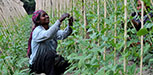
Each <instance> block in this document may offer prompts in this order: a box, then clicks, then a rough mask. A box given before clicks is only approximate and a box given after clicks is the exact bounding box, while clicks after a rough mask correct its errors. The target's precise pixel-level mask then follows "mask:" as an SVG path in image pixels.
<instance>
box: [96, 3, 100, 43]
mask: <svg viewBox="0 0 153 75" xmlns="http://www.w3.org/2000/svg"><path fill="white" fill-rule="evenodd" d="M97 15H98V24H97V25H98V32H100V26H99V18H100V15H99V0H97ZM99 45H100V39H99V38H98V46H99Z"/></svg>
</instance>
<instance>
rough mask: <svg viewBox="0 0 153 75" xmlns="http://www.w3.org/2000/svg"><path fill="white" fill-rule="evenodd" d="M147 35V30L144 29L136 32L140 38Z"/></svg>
mask: <svg viewBox="0 0 153 75" xmlns="http://www.w3.org/2000/svg"><path fill="white" fill-rule="evenodd" d="M147 33H148V30H147V29H146V28H143V29H140V30H139V31H138V32H137V35H138V36H141V35H145V34H147Z"/></svg>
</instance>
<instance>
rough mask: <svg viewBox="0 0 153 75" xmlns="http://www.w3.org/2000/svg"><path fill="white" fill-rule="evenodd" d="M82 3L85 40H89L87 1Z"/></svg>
mask: <svg viewBox="0 0 153 75" xmlns="http://www.w3.org/2000/svg"><path fill="white" fill-rule="evenodd" d="M82 2H83V16H84V32H85V38H87V30H86V27H87V20H86V0H82Z"/></svg>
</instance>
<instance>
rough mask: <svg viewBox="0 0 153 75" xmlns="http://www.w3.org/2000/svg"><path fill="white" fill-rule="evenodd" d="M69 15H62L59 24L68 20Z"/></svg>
mask: <svg viewBox="0 0 153 75" xmlns="http://www.w3.org/2000/svg"><path fill="white" fill-rule="evenodd" d="M69 16H70V14H69V13H64V14H63V15H62V16H61V18H60V19H59V21H60V22H62V21H63V20H65V19H66V18H69Z"/></svg>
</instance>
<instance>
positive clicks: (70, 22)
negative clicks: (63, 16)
mask: <svg viewBox="0 0 153 75" xmlns="http://www.w3.org/2000/svg"><path fill="white" fill-rule="evenodd" d="M68 21H69V25H70V26H73V22H74V21H75V19H74V18H73V17H72V16H71V17H70V18H69V19H68Z"/></svg>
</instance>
